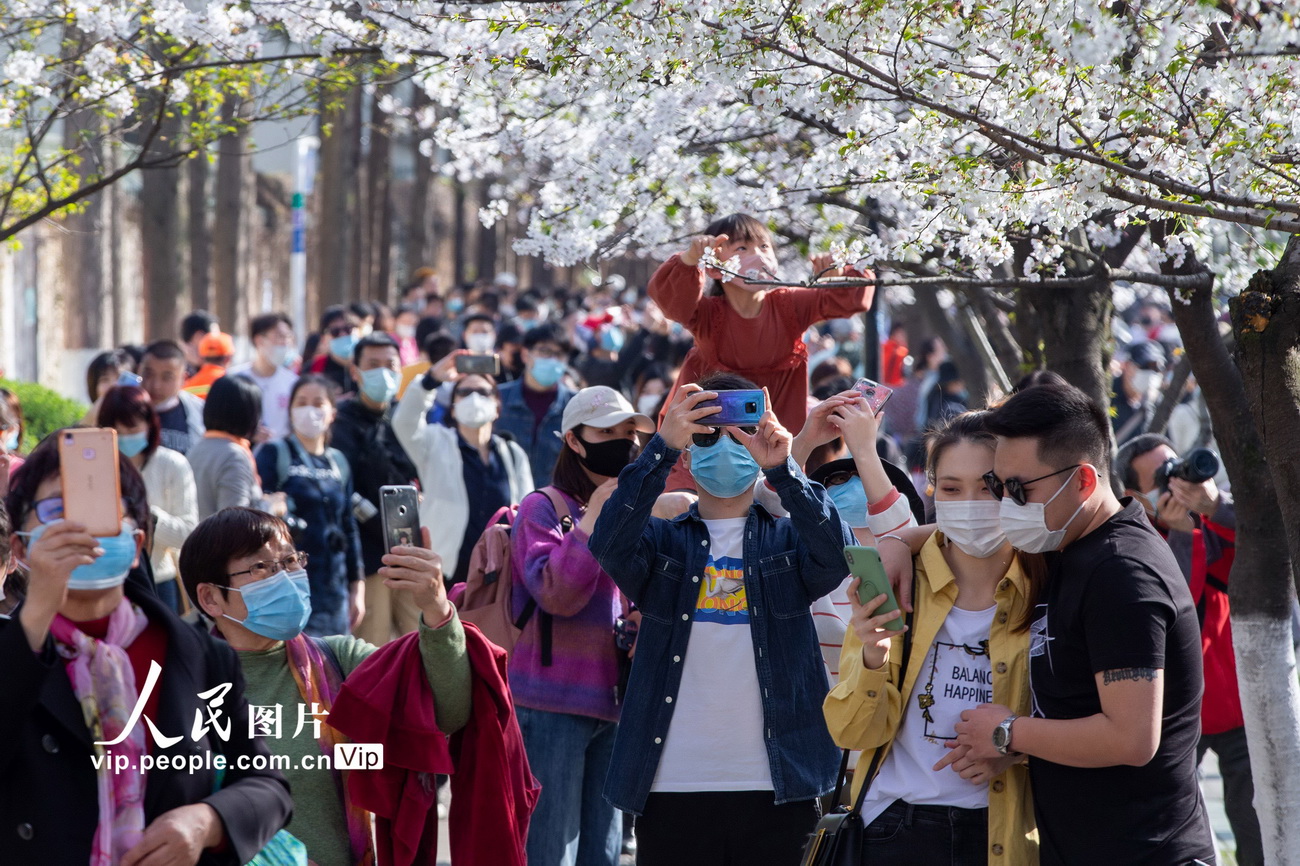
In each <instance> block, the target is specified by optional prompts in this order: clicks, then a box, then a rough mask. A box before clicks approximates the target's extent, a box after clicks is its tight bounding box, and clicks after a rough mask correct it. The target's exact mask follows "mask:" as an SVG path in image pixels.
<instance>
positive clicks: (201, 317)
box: [181, 310, 218, 343]
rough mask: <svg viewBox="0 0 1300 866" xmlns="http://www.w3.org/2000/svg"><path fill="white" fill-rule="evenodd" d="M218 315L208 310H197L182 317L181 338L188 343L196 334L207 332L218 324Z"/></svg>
mask: <svg viewBox="0 0 1300 866" xmlns="http://www.w3.org/2000/svg"><path fill="white" fill-rule="evenodd" d="M217 324H218V323H217V317H216V316H214V315H212V314H211V313H209V312H208V311H207V310H195V311H194V312H192V313H190V314H189V315H188V316H186V317H185V318H183V319H181V339H182V340H183V341H185V342H186V343H188V342H189V341H190V340H193V339H194V335H195V334H206V333H207V332H208V331H211V330H212V329H213V328H215V327H216V326H217Z"/></svg>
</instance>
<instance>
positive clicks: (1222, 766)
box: [1196, 728, 1264, 866]
mask: <svg viewBox="0 0 1300 866" xmlns="http://www.w3.org/2000/svg"><path fill="white" fill-rule="evenodd" d="M1207 750H1208V751H1213V752H1214V754H1215V756H1217V757H1218V759H1219V773H1220V774H1221V775H1222V776H1223V808H1224V811H1226V812H1227V813H1228V824H1229V825H1231V827H1232V835H1233V836H1234V837H1236V840H1237V863H1238V866H1264V841H1263V839H1262V837H1261V836H1260V832H1259V818H1258V817H1257V816H1256V815H1255V806H1254V801H1255V782H1254V779H1253V777H1252V776H1251V774H1250V752H1249V751H1247V749H1246V729H1245V728H1233V729H1232V730H1231V731H1224V732H1223V733H1221V734H1201V740H1200V742H1198V743H1197V744H1196V763H1198V764H1199V763H1200V762H1201V759H1202V758H1204V757H1205V753H1206V751H1207Z"/></svg>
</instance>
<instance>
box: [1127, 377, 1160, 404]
mask: <svg viewBox="0 0 1300 866" xmlns="http://www.w3.org/2000/svg"><path fill="white" fill-rule="evenodd" d="M1160 379H1161V375H1160V374H1159V373H1158V372H1156V371H1155V370H1138V371H1137V372H1136V373H1134V374H1133V390H1134V391H1136V392H1137V393H1138V396H1139V397H1141V398H1142V399H1143V400H1154V399H1155V397H1156V395H1157V394H1159V393H1160Z"/></svg>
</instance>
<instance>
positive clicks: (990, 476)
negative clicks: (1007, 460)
mask: <svg viewBox="0 0 1300 866" xmlns="http://www.w3.org/2000/svg"><path fill="white" fill-rule="evenodd" d="M1082 465H1083V464H1082V463H1076V464H1074V465H1073V466H1067V467H1065V468H1064V469H1058V470H1056V471H1055V472H1049V473H1047V474H1046V475H1040V476H1038V477H1037V478H1031V479H1029V480H1028V481H1021V480H1020V479H1018V478H1008V479H1007V480H1006V481H1003V480H1002V479H1001V478H999V477H998V476H997V474H996V473H994V472H993V471H992V470H989V471H988V472H985V473H984V475H983V478H984V486H985V487H987V488H988V490H989V493H991V494H993V498H994V499H1001V498H1002V495H1003V490H1004V489H1005V491H1006V495H1007V496H1010V497H1011V501H1012V502H1014V503H1015V504H1016V505H1025V504H1026V503H1028V501H1029V500H1028V499H1027V498H1026V497H1025V487H1026V485H1029V484H1033V483H1034V482H1036V481H1045V480H1046V479H1048V478H1051V477H1053V476H1055V475H1060V474H1061V473H1062V472H1069V471H1070V470H1071V469H1078V468H1079V467H1080V466H1082Z"/></svg>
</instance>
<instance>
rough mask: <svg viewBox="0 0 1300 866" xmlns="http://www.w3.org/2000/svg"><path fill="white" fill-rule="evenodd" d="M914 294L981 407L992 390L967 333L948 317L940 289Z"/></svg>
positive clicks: (926, 288)
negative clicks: (983, 399) (941, 299)
mask: <svg viewBox="0 0 1300 866" xmlns="http://www.w3.org/2000/svg"><path fill="white" fill-rule="evenodd" d="M914 294H915V296H916V305H917V307H918V308H920V311H921V315H923V316H924V317H925V321H926V322H927V323H928V324H929V325H930V330H931V332H932V333H933V334H934V335H935V336H937V337H939V338H941V339H942V340H943V342H944V343H945V344H946V345H947V346H948V352H949V354H951V355H952V360H953V363H954V364H956V365H957V370H958V371H959V372H960V373H961V376H962V379H963V381H965V383H966V389H967V390H968V391H970V393H971V396H972V397H973V398H974V400H975V402H976V403H982V398H983V397H984V396H985V395H987V394H988V390H989V387H988V376H987V374H986V373H985V371H984V360H983V358H981V357H980V355H979V354H978V353H977V352H974V351H972V350H971V348H970V340H969V339H967V337H966V334H965V332H964V331H962V330H960V329H959V326H958V325H957V324H956V323H955V322H953V320H952V319H950V318H949V317H948V313H947V311H946V310H944V308H943V306H942V305H941V304H940V303H939V290H938V289H937V288H935V287H933V286H917V287H916V288H915V289H914ZM958 315H966V313H964V312H963V311H960V310H959V311H958Z"/></svg>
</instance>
